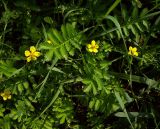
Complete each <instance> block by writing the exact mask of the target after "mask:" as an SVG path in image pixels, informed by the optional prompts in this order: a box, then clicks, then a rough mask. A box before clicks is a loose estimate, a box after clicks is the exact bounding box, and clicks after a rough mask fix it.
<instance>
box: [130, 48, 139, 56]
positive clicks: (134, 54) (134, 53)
mask: <svg viewBox="0 0 160 129" xmlns="http://www.w3.org/2000/svg"><path fill="white" fill-rule="evenodd" d="M128 54H129V55H131V56H138V52H137V48H136V47H131V46H130V47H129V52H128Z"/></svg>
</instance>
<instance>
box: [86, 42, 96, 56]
mask: <svg viewBox="0 0 160 129" xmlns="http://www.w3.org/2000/svg"><path fill="white" fill-rule="evenodd" d="M98 48H99V45H98V44H96V42H95V41H94V40H92V42H91V44H88V45H87V49H88V51H89V52H93V53H97V52H98Z"/></svg>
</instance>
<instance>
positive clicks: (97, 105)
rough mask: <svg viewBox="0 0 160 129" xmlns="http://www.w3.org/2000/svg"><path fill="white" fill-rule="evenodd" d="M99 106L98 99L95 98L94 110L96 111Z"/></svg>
mask: <svg viewBox="0 0 160 129" xmlns="http://www.w3.org/2000/svg"><path fill="white" fill-rule="evenodd" d="M99 107H100V100H98V99H97V100H96V103H95V110H96V111H97V110H98V109H99Z"/></svg>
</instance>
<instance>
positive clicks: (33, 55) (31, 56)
mask: <svg viewBox="0 0 160 129" xmlns="http://www.w3.org/2000/svg"><path fill="white" fill-rule="evenodd" d="M24 54H25V56H26V57H27V62H30V61H31V60H37V57H39V56H40V52H38V51H36V48H35V47H34V46H31V47H30V50H26V51H25V53H24Z"/></svg>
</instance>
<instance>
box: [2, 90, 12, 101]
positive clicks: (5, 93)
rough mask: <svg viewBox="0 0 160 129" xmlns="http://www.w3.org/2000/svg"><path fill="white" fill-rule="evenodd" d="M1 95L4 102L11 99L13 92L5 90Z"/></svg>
mask: <svg viewBox="0 0 160 129" xmlns="http://www.w3.org/2000/svg"><path fill="white" fill-rule="evenodd" d="M0 95H1V96H2V97H3V100H4V101H6V100H7V99H11V92H10V91H9V90H8V89H6V90H4V92H3V93H0Z"/></svg>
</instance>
